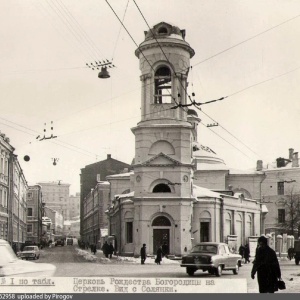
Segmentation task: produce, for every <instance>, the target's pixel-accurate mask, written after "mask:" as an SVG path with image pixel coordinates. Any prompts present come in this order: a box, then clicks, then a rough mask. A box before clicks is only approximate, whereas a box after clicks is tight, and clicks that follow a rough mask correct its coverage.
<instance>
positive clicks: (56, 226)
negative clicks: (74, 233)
mask: <svg viewBox="0 0 300 300" xmlns="http://www.w3.org/2000/svg"><path fill="white" fill-rule="evenodd" d="M44 213H45V216H46V217H48V218H49V219H50V220H51V222H52V223H51V225H50V230H51V234H53V235H54V236H55V235H62V234H63V231H64V218H63V215H62V214H61V213H60V212H58V211H56V210H54V209H52V208H50V207H47V205H46V204H45V206H44Z"/></svg>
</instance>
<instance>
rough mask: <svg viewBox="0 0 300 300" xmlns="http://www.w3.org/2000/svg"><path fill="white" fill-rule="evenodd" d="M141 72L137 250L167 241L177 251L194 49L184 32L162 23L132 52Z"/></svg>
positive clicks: (184, 234) (186, 216)
mask: <svg viewBox="0 0 300 300" xmlns="http://www.w3.org/2000/svg"><path fill="white" fill-rule="evenodd" d="M135 54H136V56H137V57H138V59H139V62H140V70H141V76H140V79H141V86H142V88H141V90H142V93H141V120H140V122H139V123H138V124H137V126H136V127H134V128H132V132H133V133H134V135H135V159H134V166H133V167H134V206H135V218H134V219H135V222H136V224H135V225H136V229H137V237H136V239H137V241H136V244H137V249H136V252H137V251H138V247H139V246H140V245H139V244H142V243H147V246H148V250H149V253H151V252H153V253H155V251H156V249H157V247H158V246H159V245H162V244H164V243H166V244H167V245H168V247H169V252H170V253H175V254H182V253H184V249H186V247H188V248H189V244H190V243H191V236H190V232H189V231H190V230H189V229H190V225H191V215H192V209H191V206H192V204H191V203H192V178H191V177H192V173H193V164H192V152H193V149H192V145H193V125H192V124H191V123H190V122H188V119H187V111H188V109H187V107H180V106H178V104H187V103H188V99H187V98H188V97H187V77H188V70H189V67H190V59H191V58H192V57H193V56H194V54H195V52H194V50H193V49H192V48H191V47H190V45H189V44H188V43H187V42H186V41H185V30H180V29H179V28H178V27H176V26H172V25H170V24H168V23H165V22H161V23H159V24H157V25H155V26H154V27H153V28H152V29H150V30H149V31H145V40H144V41H143V42H142V43H141V44H140V46H139V47H138V49H137V50H136V51H135Z"/></svg>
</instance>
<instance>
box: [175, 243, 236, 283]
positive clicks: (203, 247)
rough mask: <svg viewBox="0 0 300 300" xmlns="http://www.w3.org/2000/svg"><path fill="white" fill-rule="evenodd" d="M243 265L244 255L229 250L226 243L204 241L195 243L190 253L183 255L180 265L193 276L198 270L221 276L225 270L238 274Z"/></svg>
mask: <svg viewBox="0 0 300 300" xmlns="http://www.w3.org/2000/svg"><path fill="white" fill-rule="evenodd" d="M241 265H242V256H241V255H239V254H233V253H231V252H230V251H229V247H228V245H227V244H226V243H212V242H203V243H199V244H197V245H195V246H194V247H193V248H192V250H191V251H190V253H189V254H188V255H185V256H183V257H182V261H181V264H180V266H181V267H184V268H186V272H187V273H188V275H190V276H193V275H194V273H195V272H196V271H197V270H202V271H204V272H205V271H208V273H209V274H212V275H216V276H217V277H220V276H221V275H222V272H223V271H225V270H232V271H233V274H235V275H237V274H238V272H239V267H241Z"/></svg>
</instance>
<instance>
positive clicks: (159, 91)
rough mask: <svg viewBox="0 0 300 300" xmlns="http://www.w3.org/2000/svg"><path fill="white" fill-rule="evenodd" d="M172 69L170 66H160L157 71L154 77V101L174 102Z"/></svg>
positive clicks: (158, 102)
mask: <svg viewBox="0 0 300 300" xmlns="http://www.w3.org/2000/svg"><path fill="white" fill-rule="evenodd" d="M171 80H172V79H171V71H170V69H169V68H168V67H165V66H164V67H160V68H159V69H157V71H156V72H155V77H154V85H155V91H154V103H157V104H162V103H171V102H172V82H171Z"/></svg>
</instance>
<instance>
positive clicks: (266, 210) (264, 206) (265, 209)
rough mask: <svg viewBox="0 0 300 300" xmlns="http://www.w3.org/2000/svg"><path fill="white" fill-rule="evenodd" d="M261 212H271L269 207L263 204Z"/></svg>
mask: <svg viewBox="0 0 300 300" xmlns="http://www.w3.org/2000/svg"><path fill="white" fill-rule="evenodd" d="M261 212H262V213H267V212H269V210H268V208H267V206H266V205H265V204H263V205H262V206H261Z"/></svg>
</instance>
